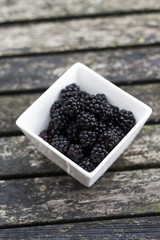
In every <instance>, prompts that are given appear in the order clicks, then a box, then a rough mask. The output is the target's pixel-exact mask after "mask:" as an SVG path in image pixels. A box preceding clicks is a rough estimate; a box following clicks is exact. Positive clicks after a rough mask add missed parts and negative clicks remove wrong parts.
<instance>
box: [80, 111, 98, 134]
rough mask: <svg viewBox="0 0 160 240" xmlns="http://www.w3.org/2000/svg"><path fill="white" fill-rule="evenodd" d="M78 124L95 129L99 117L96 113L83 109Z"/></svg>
mask: <svg viewBox="0 0 160 240" xmlns="http://www.w3.org/2000/svg"><path fill="white" fill-rule="evenodd" d="M76 119H77V121H76V123H77V125H78V126H79V128H82V129H84V130H90V129H93V128H94V127H95V126H96V125H97V123H98V122H97V119H96V117H95V115H94V114H91V113H88V112H84V111H82V112H81V113H79V114H78V115H77V118H76Z"/></svg>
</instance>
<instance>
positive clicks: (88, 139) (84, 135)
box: [79, 130, 96, 148]
mask: <svg viewBox="0 0 160 240" xmlns="http://www.w3.org/2000/svg"><path fill="white" fill-rule="evenodd" d="M79 141H80V143H81V144H82V146H83V147H84V148H90V147H92V146H93V145H94V144H95V142H96V133H95V132H93V131H85V130H84V131H82V132H81V133H80V134H79Z"/></svg>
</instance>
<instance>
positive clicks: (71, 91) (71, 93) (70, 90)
mask: <svg viewBox="0 0 160 240" xmlns="http://www.w3.org/2000/svg"><path fill="white" fill-rule="evenodd" d="M79 91H80V88H79V86H77V85H76V84H75V83H72V84H70V85H68V86H66V88H64V89H62V90H61V93H60V101H61V102H65V101H66V100H67V99H69V98H70V97H75V96H77V95H78V94H79Z"/></svg>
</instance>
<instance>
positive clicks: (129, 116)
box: [118, 109, 136, 134]
mask: <svg viewBox="0 0 160 240" xmlns="http://www.w3.org/2000/svg"><path fill="white" fill-rule="evenodd" d="M118 123H119V124H120V126H121V127H122V129H123V131H124V132H125V133H126V134H127V133H128V132H129V131H130V130H131V128H132V127H133V126H134V125H135V123H136V120H135V118H134V116H133V113H132V112H131V111H127V110H125V109H122V110H121V111H120V113H119V118H118Z"/></svg>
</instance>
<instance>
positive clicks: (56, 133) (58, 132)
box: [47, 120, 62, 137]
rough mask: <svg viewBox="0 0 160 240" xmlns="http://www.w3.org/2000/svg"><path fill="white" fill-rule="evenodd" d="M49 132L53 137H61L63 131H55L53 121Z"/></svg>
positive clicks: (49, 126)
mask: <svg viewBox="0 0 160 240" xmlns="http://www.w3.org/2000/svg"><path fill="white" fill-rule="evenodd" d="M47 130H48V131H49V132H50V133H51V134H52V136H53V137H54V136H55V135H60V134H61V132H62V130H58V129H54V123H53V121H52V120H51V121H50V122H49V125H48V128H47Z"/></svg>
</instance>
